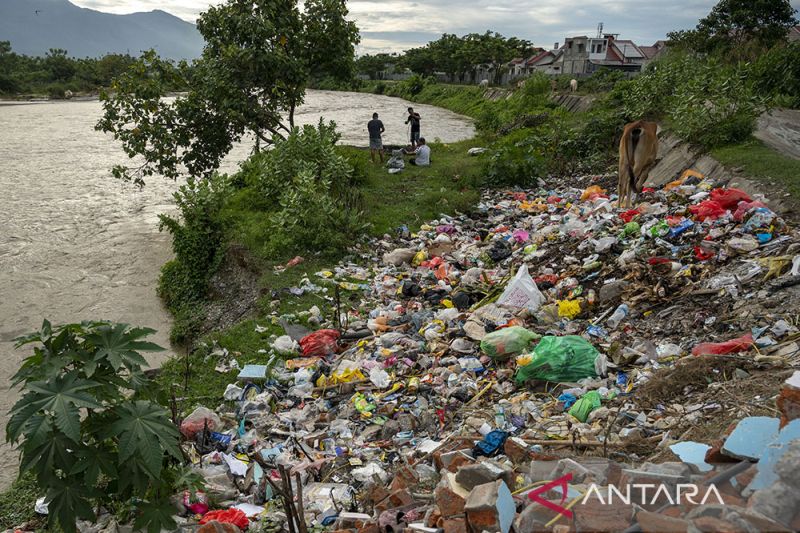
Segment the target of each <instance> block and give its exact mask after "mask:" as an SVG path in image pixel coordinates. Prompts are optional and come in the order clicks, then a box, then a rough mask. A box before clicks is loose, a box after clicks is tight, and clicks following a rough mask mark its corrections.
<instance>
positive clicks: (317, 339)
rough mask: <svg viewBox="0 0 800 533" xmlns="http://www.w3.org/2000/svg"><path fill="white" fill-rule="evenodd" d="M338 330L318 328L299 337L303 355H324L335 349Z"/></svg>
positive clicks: (337, 344)
mask: <svg viewBox="0 0 800 533" xmlns="http://www.w3.org/2000/svg"><path fill="white" fill-rule="evenodd" d="M338 339H339V332H338V331H336V330H335V329H320V330H317V331H315V332H313V333H309V334H308V335H306V336H305V337H303V338H302V339H300V347H301V348H302V350H303V357H324V356H326V355H328V354H330V353H333V352H335V351H336V349H337V348H338V346H339V343H338Z"/></svg>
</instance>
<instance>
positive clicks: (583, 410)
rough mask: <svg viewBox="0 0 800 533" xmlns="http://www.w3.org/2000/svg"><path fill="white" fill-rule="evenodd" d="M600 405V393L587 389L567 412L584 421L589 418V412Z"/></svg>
mask: <svg viewBox="0 0 800 533" xmlns="http://www.w3.org/2000/svg"><path fill="white" fill-rule="evenodd" d="M598 407H600V393H599V392H597V391H596V390H593V391H589V392H587V393H586V394H584V395H583V396H581V397H580V398H579V399H578V401H577V402H575V403H574V404H573V405H572V407H570V409H569V414H570V415H572V416H574V417H575V418H577V419H578V420H580V421H581V422H586V419H587V418H589V413H591V412H592V411H594V410H595V409H597V408H598Z"/></svg>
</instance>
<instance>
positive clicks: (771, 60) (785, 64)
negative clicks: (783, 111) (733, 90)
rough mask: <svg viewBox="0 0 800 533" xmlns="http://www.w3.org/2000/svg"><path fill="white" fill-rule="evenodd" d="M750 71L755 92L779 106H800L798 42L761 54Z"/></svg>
mask: <svg viewBox="0 0 800 533" xmlns="http://www.w3.org/2000/svg"><path fill="white" fill-rule="evenodd" d="M750 73H751V78H752V80H753V84H754V87H755V91H756V93H757V94H762V95H765V96H769V97H771V98H772V99H773V100H775V102H774V104H775V105H778V106H781V107H793V108H800V42H794V43H790V44H788V45H786V46H782V45H779V46H775V47H774V48H772V49H771V50H770V51H769V52H767V53H765V54H762V55H761V56H760V57H759V58H758V59H757V60H756V61H755V62H754V63H753V65H752V69H751V71H750Z"/></svg>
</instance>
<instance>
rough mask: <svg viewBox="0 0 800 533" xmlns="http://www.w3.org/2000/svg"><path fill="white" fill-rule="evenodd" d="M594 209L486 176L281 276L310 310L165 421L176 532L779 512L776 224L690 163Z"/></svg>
mask: <svg viewBox="0 0 800 533" xmlns="http://www.w3.org/2000/svg"><path fill="white" fill-rule="evenodd" d="M587 179H591V178H587ZM614 200H615V199H614V198H613V197H609V194H607V193H606V191H605V190H604V189H602V188H601V187H600V185H598V184H597V183H594V184H591V185H590V186H588V187H582V188H570V187H561V188H559V189H556V190H547V189H546V188H540V189H539V190H529V191H521V190H516V191H504V192H487V193H485V194H484V196H483V197H482V201H481V202H480V204H479V205H478V206H477V208H476V210H475V211H474V212H473V213H470V214H464V215H459V216H454V217H448V216H443V217H442V218H440V219H439V220H436V221H432V222H430V223H428V224H425V225H422V226H421V228H420V230H419V231H418V232H416V233H411V232H410V231H409V230H408V229H407V228H406V227H403V228H399V229H398V231H397V234H396V235H394V236H389V235H387V236H384V237H383V238H382V239H375V240H374V241H372V242H370V243H368V245H366V246H361V247H360V248H357V251H356V252H355V253H354V256H353V257H351V261H350V262H343V263H341V264H339V265H338V266H336V267H335V268H333V269H332V270H330V271H325V272H319V273H317V275H316V277H314V276H312V277H311V279H308V278H307V279H305V280H304V281H303V283H302V285H301V286H300V287H298V288H296V289H299V290H303V291H314V292H317V293H318V294H320V295H321V296H323V297H324V298H326V299H328V300H329V301H330V302H331V303H332V307H334V308H335V309H336V311H335V313H333V314H335V316H333V317H332V318H329V319H327V320H326V318H325V317H323V316H322V314H321V313H320V312H319V309H317V308H314V309H311V310H309V312H308V313H305V314H304V317H305V319H304V320H302V321H299V323H298V321H297V320H294V321H292V320H291V318H292V317H277V316H276V317H274V318H275V320H276V321H278V320H279V319H280V320H281V322H282V323H283V324H285V327H286V332H287V333H286V335H284V336H281V337H277V338H273V339H272V340H271V346H270V348H269V350H268V352H269V353H265V355H264V358H265V361H264V363H265V364H264V365H248V366H246V367H245V368H243V369H242V370H241V373H240V374H239V380H238V382H236V383H231V384H230V385H229V386H228V390H227V391H226V393H225V399H226V401H225V402H222V404H221V405H219V406H212V408H213V410H212V409H209V408H206V407H198V408H197V410H195V411H194V412H193V413H192V414H191V415H189V416H188V417H187V418H186V419H185V420H184V422H183V424H182V431H183V433H184V435H185V437H186V442H185V444H184V446H185V449H186V452H187V454H188V455H189V456H190V457H192V458H193V461H194V463H195V468H196V470H197V471H198V472H199V473H201V474H202V475H203V476H204V477H205V479H206V482H207V487H206V490H205V491H204V492H201V493H196V494H189V493H186V494H183V495H179V497H178V498H176V500H177V501H176V504H177V505H178V508H179V510H180V513H181V515H182V516H183V517H184V518H182V520H183V523H184V524H185V526H186V527H196V526H197V525H201V524H202V527H201V530H203V531H211V530H214V531H218V530H220V528H222V529H224V530H225V531H234V530H237V529H245V528H248V527H249V529H250V530H259V531H291V532H300V533H305V532H307V531H311V530H313V531H338V532H344V531H348V532H356V531H357V532H360V533H365V532H375V533H377V532H384V531H386V532H389V531H392V532H399V531H415V532H434V531H445V532H447V533H451V532H453V533H457V532H468V531H469V532H473V533H478V532H482V531H489V532H502V533H507V532H509V531H512V530H513V531H516V532H518V533H527V532H531V531H540V530H545V531H550V530H558V531H572V530H575V531H623V530H629V531H636V530H642V531H673V530H674V531H687V530H691V531H697V530H700V531H711V530H725V531H739V530H741V531H758V530H761V531H763V530H770V531H773V530H774V531H789V530H798V529H800V521H799V520H798V509H800V506H799V505H798V504H800V476H798V475H797V472H799V471H800V421H798V420H797V418H798V415H799V414H800V392H799V391H800V373H796V372H795V373H793V372H794V367H797V366H798V361H800V356H798V352H800V346H798V338H800V335H799V334H798V328H797V324H796V322H797V317H798V315H797V308H798V302H800V299H799V298H798V290H800V289H798V287H800V242H798V236H797V233H796V232H795V231H794V230H793V229H792V228H790V227H788V226H787V224H786V223H785V222H784V221H783V220H782V219H781V217H779V216H778V215H777V214H776V213H775V212H773V211H772V210H771V209H770V208H769V207H767V205H766V203H765V202H764V199H763V198H754V197H751V196H750V195H748V194H746V193H745V192H743V191H741V190H737V189H731V188H718V187H715V184H714V183H712V182H710V181H708V180H707V179H705V178H703V177H702V176H700V175H697V174H695V173H692V172H687V173H686V174H685V175H684V176H683V177H682V178H681V179H679V180H677V181H675V182H673V183H670V184H668V185H667V186H665V187H664V188H662V189H660V190H658V191H654V190H645V191H644V194H643V196H642V197H641V198H640V202H639V203H638V205H637V207H636V208H635V209H628V210H621V209H618V208H616V207H615V202H614ZM297 262H298V261H295V263H297ZM295 318H296V317H295ZM309 324H310V325H312V326H313V329H309V328H308V326H309ZM278 356H279V357H278ZM270 359H271V360H272V361H276V360H277V361H279V363H277V364H272V365H270V364H268V360H270ZM776 399H777V401H776ZM692 436H694V440H693V439H692ZM628 528H631V529H628Z"/></svg>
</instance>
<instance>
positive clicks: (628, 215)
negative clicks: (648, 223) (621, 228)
mask: <svg viewBox="0 0 800 533" xmlns="http://www.w3.org/2000/svg"><path fill="white" fill-rule="evenodd" d="M641 214H642V213H641V212H640V211H639V210H638V209H629V210H627V211H625V212H624V213H620V214H619V218H621V219H622V221H623V222H625V223H626V224H627V223H628V222H630V221H631V220H633V219H634V218H636V217H638V216H639V215H641Z"/></svg>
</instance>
